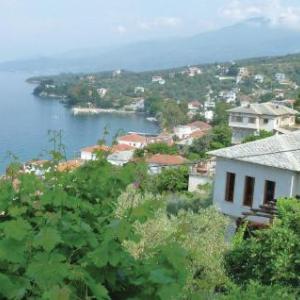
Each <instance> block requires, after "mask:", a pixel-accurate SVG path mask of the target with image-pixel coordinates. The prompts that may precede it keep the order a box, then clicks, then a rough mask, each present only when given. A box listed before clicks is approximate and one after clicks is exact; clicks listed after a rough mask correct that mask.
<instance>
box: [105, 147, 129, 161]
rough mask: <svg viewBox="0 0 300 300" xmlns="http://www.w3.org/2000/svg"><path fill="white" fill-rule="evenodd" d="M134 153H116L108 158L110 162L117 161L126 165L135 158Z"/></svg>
mask: <svg viewBox="0 0 300 300" xmlns="http://www.w3.org/2000/svg"><path fill="white" fill-rule="evenodd" d="M133 155H134V152H133V151H132V150H131V151H122V152H115V153H113V154H110V155H109V156H108V157H107V160H108V161H117V162H122V163H126V162H128V161H130V160H131V159H132V158H133Z"/></svg>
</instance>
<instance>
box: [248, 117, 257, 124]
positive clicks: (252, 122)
mask: <svg viewBox="0 0 300 300" xmlns="http://www.w3.org/2000/svg"><path fill="white" fill-rule="evenodd" d="M255 121H256V119H255V118H248V123H251V124H254V123H255Z"/></svg>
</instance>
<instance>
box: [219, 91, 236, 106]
mask: <svg viewBox="0 0 300 300" xmlns="http://www.w3.org/2000/svg"><path fill="white" fill-rule="evenodd" d="M219 96H220V97H221V98H222V99H223V100H224V101H226V103H235V102H236V99H237V95H236V92H235V91H221V92H220V93H219Z"/></svg>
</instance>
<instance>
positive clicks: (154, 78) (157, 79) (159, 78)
mask: <svg viewBox="0 0 300 300" xmlns="http://www.w3.org/2000/svg"><path fill="white" fill-rule="evenodd" d="M161 80H163V78H162V77H161V76H158V75H155V76H152V82H159V81H161Z"/></svg>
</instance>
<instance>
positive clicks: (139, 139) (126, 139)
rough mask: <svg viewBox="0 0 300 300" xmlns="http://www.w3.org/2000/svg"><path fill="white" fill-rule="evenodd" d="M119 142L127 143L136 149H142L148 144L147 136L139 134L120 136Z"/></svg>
mask: <svg viewBox="0 0 300 300" xmlns="http://www.w3.org/2000/svg"><path fill="white" fill-rule="evenodd" d="M118 144H121V145H127V146H131V147H134V148H136V149H142V148H144V147H146V146H147V138H146V137H144V136H142V135H139V134H135V133H133V134H128V135H124V136H120V137H119V138H118Z"/></svg>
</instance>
